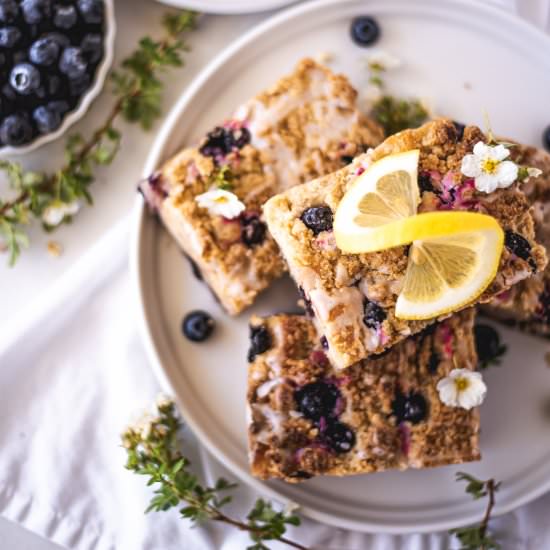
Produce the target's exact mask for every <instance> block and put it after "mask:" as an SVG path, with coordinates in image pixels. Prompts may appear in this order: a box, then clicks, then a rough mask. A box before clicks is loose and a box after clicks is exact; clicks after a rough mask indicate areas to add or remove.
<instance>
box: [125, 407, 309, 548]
mask: <svg viewBox="0 0 550 550" xmlns="http://www.w3.org/2000/svg"><path fill="white" fill-rule="evenodd" d="M181 427H182V424H181V421H180V419H179V417H178V415H177V412H176V407H175V405H174V403H173V401H171V400H169V399H166V398H159V400H157V405H156V414H155V415H149V414H147V415H145V416H144V417H143V418H142V419H140V420H139V421H138V422H137V423H136V425H134V426H131V427H129V428H128V429H127V430H126V431H125V432H124V433H123V434H122V445H123V447H124V448H125V449H126V452H127V456H128V458H127V462H126V468H127V469H128V470H131V471H132V472H135V473H136V474H139V475H143V476H146V477H147V478H148V481H147V484H148V485H156V488H155V491H154V496H153V498H152V500H151V503H150V505H149V507H148V508H147V510H146V511H147V512H150V511H156V512H161V511H165V510H169V509H170V508H175V507H179V513H180V516H181V517H182V518H187V519H190V520H191V521H192V522H193V523H195V524H197V523H202V522H205V521H216V522H221V523H224V524H226V525H230V526H232V527H234V528H236V529H239V530H241V531H246V532H248V534H249V536H250V539H251V541H252V542H253V544H252V545H251V546H249V547H248V549H247V550H269V547H268V546H266V545H265V542H266V541H271V540H276V541H279V542H281V543H283V544H286V545H287V546H289V547H292V548H298V549H299V550H307V548H306V547H305V546H302V545H301V544H298V543H297V542H293V541H291V540H289V539H288V538H286V537H285V536H284V534H285V532H286V527H287V525H296V526H297V525H300V518H299V517H298V516H296V515H295V514H294V513H293V509H292V508H289V509H287V510H283V511H277V510H276V509H275V508H274V507H273V505H272V504H271V503H270V502H267V501H265V500H263V499H258V500H257V501H256V503H255V505H254V507H253V508H252V510H251V511H250V512H249V513H248V515H247V517H246V520H241V519H235V518H233V517H230V516H228V515H227V514H226V513H225V511H222V508H223V507H224V506H225V505H227V504H228V503H229V502H231V496H230V495H229V494H228V491H230V490H231V489H234V488H235V487H236V485H235V484H233V483H229V482H228V481H226V480H225V479H223V478H220V479H218V480H217V481H216V483H215V485H214V486H213V487H209V486H204V485H202V484H201V482H200V481H199V479H198V478H197V476H195V475H194V474H193V473H192V472H191V471H190V469H189V467H190V462H189V460H188V459H187V458H186V457H185V456H184V455H183V454H182V453H181V450H180V442H179V440H178V434H179V432H180V430H181Z"/></svg>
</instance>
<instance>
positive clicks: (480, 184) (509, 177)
mask: <svg viewBox="0 0 550 550" xmlns="http://www.w3.org/2000/svg"><path fill="white" fill-rule="evenodd" d="M509 155H510V151H508V149H506V147H504V145H487V144H485V143H483V142H482V141H478V142H477V143H476V144H475V147H474V152H473V154H471V155H466V156H465V157H464V158H463V159H462V166H461V172H462V173H463V174H464V175H465V176H467V177H469V178H474V180H475V186H476V189H478V190H479V191H482V192H484V193H492V192H493V191H494V190H495V189H498V188H501V189H504V188H506V187H510V185H512V183H514V182H515V181H516V179H517V177H518V166H517V164H516V163H515V162H512V161H511V160H504V159H506V158H507V157H508V156H509Z"/></svg>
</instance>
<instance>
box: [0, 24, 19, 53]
mask: <svg viewBox="0 0 550 550" xmlns="http://www.w3.org/2000/svg"><path fill="white" fill-rule="evenodd" d="M20 39H21V31H20V30H19V29H18V28H17V27H2V28H1V29H0V48H13V47H14V46H15V44H17V42H19V40H20Z"/></svg>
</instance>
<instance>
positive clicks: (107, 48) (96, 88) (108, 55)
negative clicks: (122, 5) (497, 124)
mask: <svg viewBox="0 0 550 550" xmlns="http://www.w3.org/2000/svg"><path fill="white" fill-rule="evenodd" d="M104 1H105V21H106V28H105V35H104V40H103V46H104V47H103V59H102V60H101V63H100V64H99V65H98V67H97V70H96V73H95V79H94V81H93V83H92V86H91V87H90V88H89V89H88V91H87V92H86V93H85V94H84V95H83V96H82V97H81V98H80V103H79V104H78V105H77V107H76V109H74V110H73V111H70V112H69V113H68V114H67V116H66V117H65V118H64V119H63V122H62V123H61V126H60V127H59V128H58V129H57V130H56V131H55V132H51V133H49V134H45V135H43V136H40V137H37V138H36V139H35V140H34V141H32V142H31V143H28V144H26V145H21V146H16V147H13V146H9V145H6V146H5V147H0V156H1V157H6V156H9V155H24V154H26V153H30V152H31V151H34V150H36V149H38V148H39V147H42V145H45V144H46V143H50V142H51V141H54V140H56V139H57V138H59V137H61V136H62V135H63V134H64V133H65V132H66V131H67V130H68V129H69V128H70V127H71V126H72V125H73V124H74V123H75V122H77V121H78V120H80V119H81V118H82V117H83V116H84V115H85V114H86V112H87V111H88V109H89V108H90V105H91V104H92V102H93V100H94V99H95V98H96V97H97V96H98V95H99V93H100V92H101V90H102V89H103V84H105V79H106V78H107V74H108V72H109V69H110V68H111V64H112V62H113V55H114V49H115V33H116V21H115V7H114V0H104Z"/></svg>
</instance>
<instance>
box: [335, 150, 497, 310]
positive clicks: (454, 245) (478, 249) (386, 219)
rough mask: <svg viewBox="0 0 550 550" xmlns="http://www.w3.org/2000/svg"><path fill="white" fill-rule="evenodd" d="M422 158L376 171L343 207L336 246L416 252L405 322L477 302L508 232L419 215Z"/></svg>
mask: <svg viewBox="0 0 550 550" xmlns="http://www.w3.org/2000/svg"><path fill="white" fill-rule="evenodd" d="M418 156H419V152H418V151H417V150H414V151H408V152H406V153H400V154H397V155H390V156H388V157H385V158H383V159H381V160H380V161H378V162H376V163H374V164H372V165H371V166H370V167H369V168H368V169H367V170H366V171H365V172H364V173H363V174H362V175H361V176H359V177H358V178H357V181H356V182H355V183H354V184H353V186H352V187H351V188H350V189H349V191H348V192H347V193H346V195H345V196H344V197H343V199H342V200H341V201H340V204H339V206H338V209H337V211H336V215H335V220H334V236H335V239H336V244H337V246H338V247H339V248H340V249H341V250H342V251H344V252H348V253H356V254H357V253H366V252H376V251H380V250H386V249H388V248H393V247H396V246H400V245H407V244H411V243H412V244H411V247H410V249H409V263H408V266H407V272H406V275H405V280H404V284H403V289H402V291H401V294H400V295H399V297H398V299H397V303H396V307H395V315H396V316H397V317H399V318H401V319H409V320H415V319H416V320H421V319H431V318H433V317H438V316H440V315H445V314H447V313H450V312H452V311H456V310H458V309H460V308H462V307H464V306H466V305H468V304H470V303H472V302H473V301H474V300H475V299H476V298H478V297H479V296H480V295H481V294H482V293H483V291H484V290H485V289H486V288H487V287H488V286H489V284H490V283H491V281H492V280H493V279H494V277H495V275H496V273H497V270H498V266H499V262H500V256H501V254H502V249H503V246H504V232H503V231H502V228H501V227H500V225H499V223H498V222H497V220H496V219H495V218H493V217H492V216H487V215H484V214H478V213H474V212H463V211H460V212H459V211H454V212H428V213H424V214H416V211H417V207H418V203H419V200H420V194H419V190H418V183H417V170H418Z"/></svg>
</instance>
